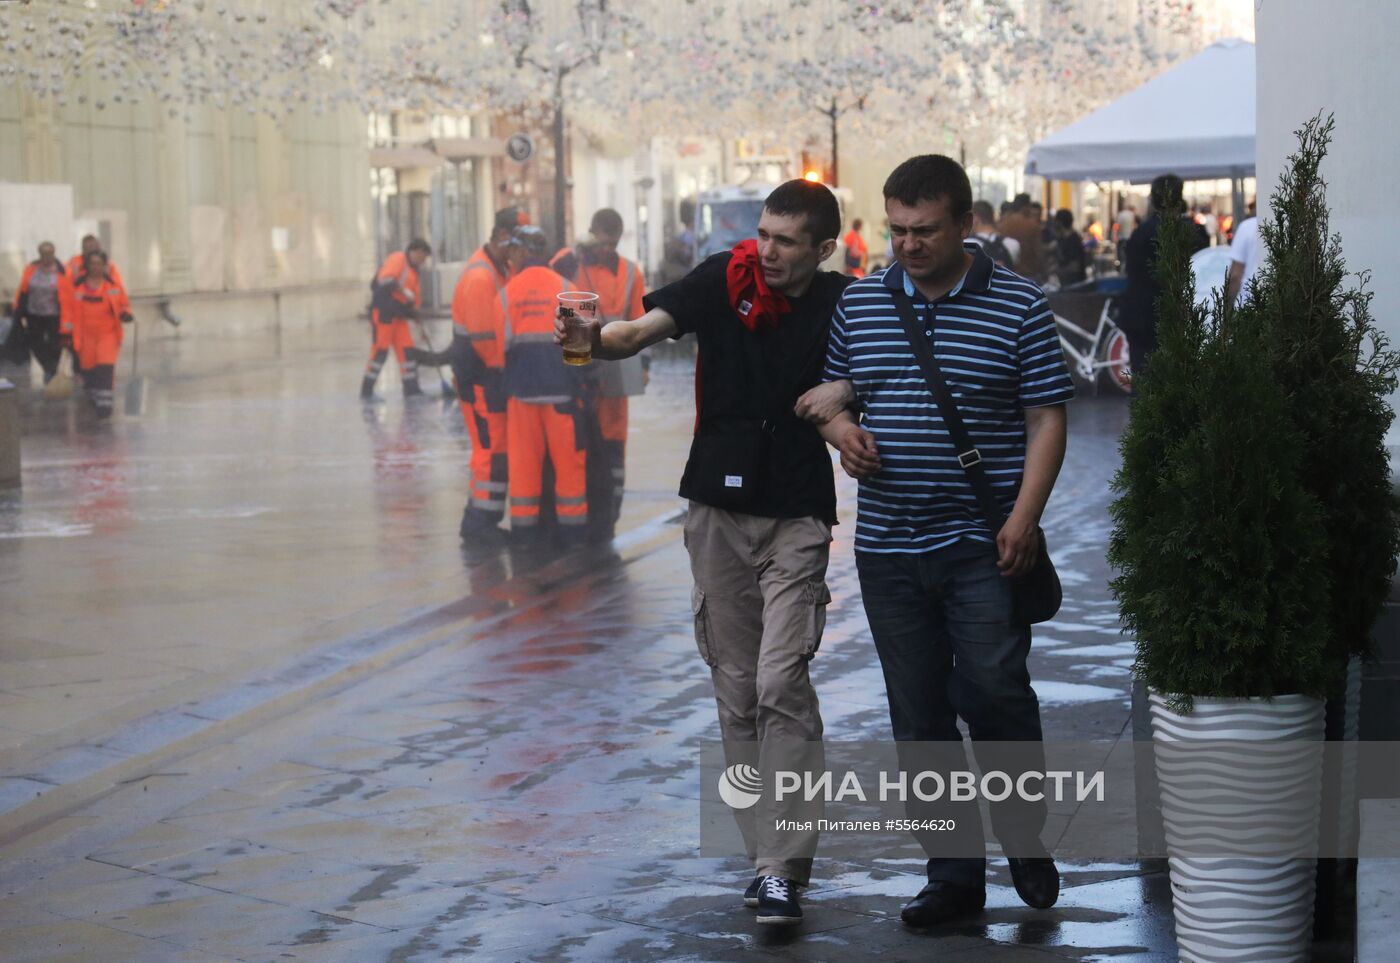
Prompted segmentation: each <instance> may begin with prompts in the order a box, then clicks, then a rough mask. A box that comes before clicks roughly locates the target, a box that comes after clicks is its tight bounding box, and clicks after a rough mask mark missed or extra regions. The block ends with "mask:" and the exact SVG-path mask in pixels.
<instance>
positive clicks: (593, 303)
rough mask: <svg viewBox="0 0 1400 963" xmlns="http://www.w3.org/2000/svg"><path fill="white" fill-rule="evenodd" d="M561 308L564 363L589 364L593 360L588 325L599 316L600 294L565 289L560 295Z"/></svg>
mask: <svg viewBox="0 0 1400 963" xmlns="http://www.w3.org/2000/svg"><path fill="white" fill-rule="evenodd" d="M559 308H560V310H561V311H562V312H563V314H564V363H565V364H588V363H589V362H590V361H592V360H593V342H592V340H590V339H589V337H588V325H589V323H590V322H592V321H594V320H596V319H597V317H598V295H596V294H594V293H593V292H591V291H565V292H564V293H562V294H560V295H559Z"/></svg>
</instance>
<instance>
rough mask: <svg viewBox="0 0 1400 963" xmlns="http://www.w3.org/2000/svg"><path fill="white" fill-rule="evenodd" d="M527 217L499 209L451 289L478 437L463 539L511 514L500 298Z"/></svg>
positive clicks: (453, 354)
mask: <svg viewBox="0 0 1400 963" xmlns="http://www.w3.org/2000/svg"><path fill="white" fill-rule="evenodd" d="M528 222H529V219H528V218H527V217H526V216H525V213H524V211H522V210H520V208H518V207H504V208H501V209H500V210H499V211H497V212H496V216H495V221H494V222H493V224H492V226H491V236H490V237H489V238H487V240H486V243H485V244H483V245H481V247H480V248H478V249H477V251H476V253H475V254H473V255H472V256H471V259H470V260H468V261H467V266H466V267H465V268H464V269H463V270H462V274H461V276H460V277H459V278H458V279H457V288H456V290H455V291H453V293H452V345H451V347H449V348H448V351H447V360H448V361H449V363H450V364H451V365H452V378H453V380H454V381H455V382H456V385H457V398H458V402H459V404H460V405H461V408H462V420H463V421H465V422H466V425H467V434H468V435H470V436H471V441H472V454H471V482H470V490H469V493H468V495H467V506H466V508H464V509H463V510H462V522H461V524H460V525H459V526H458V528H457V533H458V534H459V535H460V536H461V537H462V538H463V539H464V540H471V539H473V538H475V537H478V536H487V537H491V536H494V535H496V534H497V533H498V532H499V531H500V524H501V520H502V519H503V518H505V512H506V498H507V496H508V494H509V490H510V489H509V477H510V455H509V447H508V445H509V442H508V440H507V439H508V435H509V429H508V426H507V423H506V409H507V396H506V384H505V363H506V361H505V340H506V339H505V327H504V326H505V315H504V313H503V312H502V311H501V309H500V306H501V299H502V298H503V297H505V288H506V283H507V282H508V281H509V280H510V279H511V277H512V276H513V275H514V274H515V271H516V269H517V268H518V267H519V264H520V256H521V249H520V245H519V243H518V242H517V241H516V238H515V231H516V229H517V228H519V227H521V226H523V225H524V224H527V223H528ZM434 363H436V360H435V362H434Z"/></svg>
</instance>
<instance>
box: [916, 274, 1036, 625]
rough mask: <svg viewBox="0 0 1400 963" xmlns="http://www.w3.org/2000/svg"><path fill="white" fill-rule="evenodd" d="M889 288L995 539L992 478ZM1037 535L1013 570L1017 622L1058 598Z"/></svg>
mask: <svg viewBox="0 0 1400 963" xmlns="http://www.w3.org/2000/svg"><path fill="white" fill-rule="evenodd" d="M893 294H894V302H895V307H896V308H897V309H898V311H899V320H900V321H901V322H902V323H903V325H904V334H905V336H906V337H907V338H908V339H909V344H910V345H911V346H912V347H913V349H914V357H915V359H917V360H918V362H919V367H920V368H921V369H922V370H923V373H924V380H925V381H927V382H928V389H929V391H930V392H931V393H932V394H933V400H934V401H936V402H937V403H938V410H939V412H940V413H941V414H942V415H943V424H944V425H945V426H946V427H947V429H948V435H949V437H950V438H952V440H953V446H954V449H955V450H956V451H957V452H958V464H960V465H962V467H963V471H965V472H967V478H968V481H970V482H971V483H972V491H973V493H974V494H975V495H976V496H977V505H978V507H979V508H980V509H981V511H982V517H983V518H985V519H986V521H987V525H988V527H990V528H991V530H992V539H993V541H995V539H996V537H997V534H998V533H999V532H1000V531H1001V528H1002V526H1003V525H1005V524H1006V516H1005V515H1004V514H1002V511H1001V505H1000V504H998V502H997V499H996V495H995V494H994V493H993V492H992V483H991V480H990V479H989V478H987V471H986V469H985V468H984V467H983V466H982V453H981V452H979V451H978V450H977V448H976V447H975V446H974V445H973V444H972V438H971V437H970V436H969V435H968V433H967V426H966V425H964V424H963V420H962V415H961V414H960V413H959V412H958V406H957V404H956V403H955V402H954V401H953V395H952V393H951V392H950V391H949V390H948V386H947V385H946V384H945V383H944V381H943V375H942V373H941V372H940V371H939V370H938V361H937V360H936V359H935V358H934V356H933V347H932V346H931V345H930V344H929V341H928V338H926V337H925V336H924V333H923V331H922V330H920V326H919V323H918V321H917V319H915V317H914V305H913V303H912V302H911V301H910V300H909V296H908V295H906V294H905V293H904V292H903V291H895V292H893ZM929 311H930V312H932V311H933V305H929ZM1036 539H1037V548H1036V559H1035V565H1034V567H1032V568H1031V570H1030V571H1029V572H1027V573H1026V574H1025V575H1021V576H1018V577H1017V578H1016V580H1015V581H1014V582H1013V584H1012V587H1011V592H1012V599H1013V605H1014V614H1015V617H1016V621H1017V622H1018V623H1020V624H1022V625H1032V624H1034V623H1036V622H1044V621H1046V620H1048V619H1052V618H1054V617H1055V613H1056V612H1058V611H1059V610H1060V602H1061V601H1062V599H1063V593H1062V592H1061V590H1060V576H1059V575H1058V574H1057V573H1056V571H1055V565H1054V563H1053V562H1051V561H1050V553H1049V551H1048V550H1047V549H1046V547H1045V531H1044V530H1043V529H1041V528H1039V527H1037V528H1036Z"/></svg>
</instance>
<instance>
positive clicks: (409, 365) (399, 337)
mask: <svg viewBox="0 0 1400 963" xmlns="http://www.w3.org/2000/svg"><path fill="white" fill-rule="evenodd" d="M411 347H413V332H412V331H410V330H409V327H408V322H407V321H405V320H404V319H403V318H395V319H394V320H392V321H390V322H389V323H388V324H383V323H381V322H380V320H379V312H378V311H375V312H374V344H373V345H372V346H371V347H370V349H369V362H368V363H367V364H366V365H365V381H366V382H367V383H368V384H369V386H370V387H371V388H372V387H374V383H375V382H376V381H378V380H379V372H380V371H381V370H382V369H383V368H384V362H385V361H387V360H388V358H389V352H390V351H393V352H394V354H395V356H396V357H397V358H398V359H399V371H400V373H401V374H402V375H403V382H404V384H406V385H407V384H415V385H416V384H417V383H418V362H417V361H415V360H413V359H412V358H409V357H405V355H404V349H405V348H411Z"/></svg>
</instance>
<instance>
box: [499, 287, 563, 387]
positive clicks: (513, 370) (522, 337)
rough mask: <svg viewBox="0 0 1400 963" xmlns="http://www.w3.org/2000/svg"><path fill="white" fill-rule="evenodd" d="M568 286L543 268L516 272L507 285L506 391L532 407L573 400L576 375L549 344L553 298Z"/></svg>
mask: <svg viewBox="0 0 1400 963" xmlns="http://www.w3.org/2000/svg"><path fill="white" fill-rule="evenodd" d="M571 287H572V285H571V284H570V283H569V282H568V280H566V279H565V278H564V277H562V276H561V275H559V274H558V273H556V272H555V271H552V270H550V269H549V268H548V267H546V266H545V265H543V264H533V265H530V266H527V267H526V268H524V269H523V270H521V271H520V273H519V274H517V275H516V276H515V277H513V278H511V279H510V281H509V282H508V283H507V284H506V289H505V297H504V298H503V299H502V301H503V306H502V307H498V308H497V310H498V311H500V312H501V313H502V326H503V328H504V335H505V338H504V345H505V359H506V391H507V393H509V395H510V397H512V398H517V399H519V400H521V401H528V402H530V403H532V404H559V403H561V402H565V401H569V400H571V399H573V398H575V397H577V396H578V389H579V383H578V376H577V375H576V374H575V370H574V369H572V368H571V367H570V366H568V365H566V364H564V360H563V355H562V353H561V352H560V350H559V346H558V345H557V344H555V343H554V312H555V308H556V307H557V306H558V303H559V302H558V300H557V297H558V295H559V294H561V293H563V292H564V291H567V290H569V289H570V288H571Z"/></svg>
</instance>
